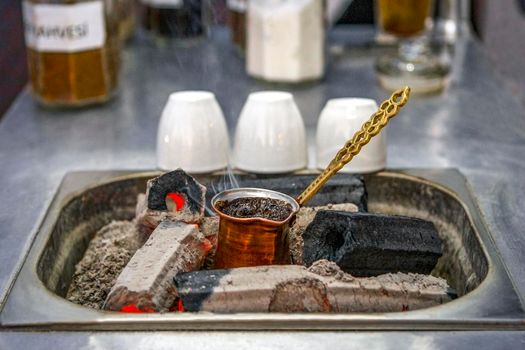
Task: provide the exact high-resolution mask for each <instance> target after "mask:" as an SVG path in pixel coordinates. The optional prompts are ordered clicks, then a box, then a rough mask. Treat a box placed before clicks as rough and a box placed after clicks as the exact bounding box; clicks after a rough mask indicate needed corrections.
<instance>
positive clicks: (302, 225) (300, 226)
mask: <svg viewBox="0 0 525 350" xmlns="http://www.w3.org/2000/svg"><path fill="white" fill-rule="evenodd" d="M319 210H339V211H351V212H356V211H358V209H357V206H356V205H355V204H352V203H341V204H328V205H323V206H322V207H302V208H300V209H299V211H298V212H297V214H296V216H295V220H294V221H293V223H292V226H291V227H290V232H289V233H288V241H289V245H290V256H291V259H292V262H293V263H294V264H296V265H303V232H304V230H305V229H306V227H308V225H310V223H311V222H312V221H313V219H314V217H315V214H316V213H317V212H318V211H319Z"/></svg>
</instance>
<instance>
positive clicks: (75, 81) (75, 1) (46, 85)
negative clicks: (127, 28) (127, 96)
mask: <svg viewBox="0 0 525 350" xmlns="http://www.w3.org/2000/svg"><path fill="white" fill-rule="evenodd" d="M23 14H24V27H25V38H26V46H27V58H28V63H29V73H30V77H31V86H32V90H33V93H34V95H35V97H36V99H37V100H38V101H39V102H40V103H42V104H44V105H46V106H85V105H90V104H95V103H101V102H104V101H107V100H108V99H110V98H111V96H112V95H113V94H114V92H115V90H116V87H117V82H118V74H119V65H120V62H119V59H120V40H119V31H118V19H117V18H116V13H115V3H114V0H26V1H24V3H23Z"/></svg>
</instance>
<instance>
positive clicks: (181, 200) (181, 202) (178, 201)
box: [166, 192, 186, 211]
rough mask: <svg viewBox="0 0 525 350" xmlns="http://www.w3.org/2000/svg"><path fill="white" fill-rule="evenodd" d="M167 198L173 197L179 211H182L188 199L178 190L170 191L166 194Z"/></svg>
mask: <svg viewBox="0 0 525 350" xmlns="http://www.w3.org/2000/svg"><path fill="white" fill-rule="evenodd" d="M166 198H169V199H171V200H172V201H173V203H175V208H176V210H177V211H180V210H181V209H182V208H183V207H184V204H185V203H186V199H184V197H183V196H182V195H180V194H179V193H176V192H171V193H168V194H167V195H166Z"/></svg>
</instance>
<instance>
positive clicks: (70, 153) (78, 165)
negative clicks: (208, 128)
mask: <svg viewBox="0 0 525 350" xmlns="http://www.w3.org/2000/svg"><path fill="white" fill-rule="evenodd" d="M369 38H370V31H368V30H366V29H365V30H354V31H353V32H349V31H348V30H346V29H338V30H337V31H336V32H334V33H332V34H331V42H332V43H333V45H332V48H331V50H330V53H329V54H330V65H329V66H328V70H327V75H326V78H325V79H324V80H323V81H322V82H320V83H319V84H313V85H306V86H300V87H294V88H290V87H286V86H284V87H283V86H275V85H271V84H266V83H261V82H257V81H254V80H252V79H250V78H248V77H246V75H245V73H244V68H243V61H242V60H241V59H240V58H238V57H237V56H236V54H235V52H234V51H233V49H232V48H231V46H230V45H229V42H228V39H227V33H226V32H225V31H223V30H215V31H214V32H213V35H212V39H211V40H209V41H207V42H205V43H203V44H202V45H200V46H197V47H193V48H186V49H180V48H178V49H168V48H165V49H154V48H152V47H148V45H145V44H144V43H141V42H136V43H133V44H132V45H131V46H130V47H128V48H127V49H126V50H125V52H124V55H123V72H122V87H121V91H120V94H119V95H118V96H117V97H116V98H115V99H114V100H113V101H111V102H110V103H108V104H106V105H104V106H100V107H95V108H90V109H84V110H80V111H54V110H44V109H42V108H40V107H38V106H37V105H35V104H34V102H33V100H32V98H31V97H30V95H29V94H28V92H27V91H24V92H23V93H22V94H20V96H19V97H18V99H17V100H16V102H15V104H14V105H13V106H12V108H11V109H10V110H9V112H8V113H7V115H6V116H5V117H4V119H3V120H2V122H1V123H0V184H2V186H1V188H0V307H1V306H3V303H4V300H5V295H6V293H7V291H8V290H9V287H10V285H11V282H12V279H13V277H14V276H15V274H16V272H17V270H18V268H19V267H20V265H21V262H22V261H23V258H24V254H25V252H26V251H27V249H28V247H29V245H30V244H31V241H32V238H33V236H34V235H35V233H36V231H37V229H38V226H39V224H40V222H41V220H42V218H43V216H44V214H45V210H46V208H47V206H48V204H49V203H50V201H51V199H52V197H53V194H54V192H55V190H56V189H57V187H58V185H59V183H60V181H61V179H62V177H63V176H64V174H65V173H66V172H68V171H72V170H105V169H152V168H155V136H156V128H157V122H158V120H159V117H160V112H161V110H162V108H163V105H164V102H165V101H166V98H167V96H168V94H169V93H170V92H171V91H176V90H186V89H206V90H211V91H213V92H215V94H216V95H217V98H218V100H219V103H220V104H221V106H222V108H223V111H224V113H225V116H226V119H227V123H228V127H229V130H230V135H231V137H232V136H233V130H234V128H235V122H236V119H237V116H238V114H239V112H240V110H241V107H242V105H243V103H244V100H245V99H246V97H247V95H248V94H249V93H250V92H251V91H257V90H263V89H276V88H278V89H286V90H290V91H292V92H293V94H294V96H295V97H296V100H297V103H298V105H299V108H300V110H301V111H302V113H303V117H304V119H305V122H306V124H307V127H308V133H309V136H310V138H309V139H310V145H309V146H310V149H309V153H310V165H311V166H312V165H313V151H314V148H313V146H314V144H313V140H312V137H313V135H314V134H315V125H316V120H317V116H318V114H319V111H320V110H321V108H322V107H323V105H324V103H325V102H326V100H327V99H329V98H333V97H341V96H363V97H373V98H376V99H382V98H384V97H386V96H387V95H388V94H387V93H386V92H384V91H382V90H380V89H379V88H378V86H377V84H376V81H375V76H374V71H373V55H374V54H376V53H377V50H376V49H373V48H370V47H369V46H368V45H366V44H364V43H366V42H367V40H368V39H369ZM335 44H337V46H334V45H335ZM454 62H455V66H454V73H453V76H452V79H451V84H450V87H449V89H448V90H447V91H446V92H444V93H442V94H440V95H435V96H414V97H413V98H412V99H411V101H410V102H409V105H408V106H407V107H406V108H405V109H404V110H403V111H402V112H401V114H400V115H399V116H398V117H396V118H395V119H394V120H393V121H392V122H391V125H390V126H389V130H388V142H389V146H388V167H390V168H402V167H414V168H443V167H455V168H458V169H459V170H460V171H461V172H463V173H464V174H465V175H466V177H467V178H468V180H469V182H470V185H471V186H472V190H473V192H474V194H475V196H476V197H477V200H478V203H479V205H480V209H481V211H482V213H483V214H484V216H485V219H486V221H487V224H488V226H489V228H490V229H491V231H492V233H493V235H494V237H495V244H496V246H497V248H498V249H499V251H500V253H501V255H502V257H503V260H504V262H505V263H506V265H507V267H508V270H509V272H510V275H511V276H512V278H513V279H514V283H515V284H516V286H517V289H518V290H519V291H520V294H521V298H522V300H525V299H524V298H525V254H523V252H524V251H525V233H524V232H523V231H524V228H525V224H524V223H525V211H524V210H522V209H523V204H522V203H521V199H522V198H523V197H525V181H524V180H523V179H525V112H524V110H523V108H522V107H521V106H520V105H519V103H518V102H517V101H516V100H514V99H513V97H511V95H510V94H507V93H506V92H505V91H502V90H501V89H500V85H499V84H498V82H497V81H496V80H495V79H496V78H495V76H494V74H493V73H492V69H491V66H490V64H489V63H488V61H487V59H486V55H485V54H484V52H483V50H482V48H481V47H480V45H479V44H478V43H477V42H475V41H472V40H467V41H465V42H463V43H461V44H459V45H458V47H457V48H456V51H455V55H454ZM50 312H52V310H51V311H50ZM0 327H1V326H0ZM245 336H246V333H243V332H217V333H211V334H207V335H206V336H203V335H200V334H199V333H191V332H181V333H174V332H164V333H162V334H160V335H159V334H153V333H89V332H73V333H30V334H29V333H24V332H22V331H19V332H13V331H10V332H7V331H4V332H2V330H1V328H0V349H4V348H5V349H10V348H41V346H43V345H48V346H49V347H57V348H59V347H64V348H71V347H77V348H82V347H87V348H106V347H108V348H109V347H111V348H113V347H119V348H133V347H137V348H144V347H146V346H150V347H153V346H155V348H157V349H159V348H163V347H167V346H168V345H170V344H171V345H173V344H179V345H180V346H181V347H182V346H185V347H186V348H188V349H189V348H197V347H203V346H204V345H205V344H209V345H210V346H216V347H219V346H220V347H221V348H229V347H233V346H236V347H241V348H244V347H252V348H261V347H263V346H265V347H272V348H274V347H277V348H279V347H283V348H284V347H286V348H289V347H291V346H297V347H298V346H305V345H311V346H312V347H316V348H320V347H334V346H336V347H338V348H340V347H344V346H345V345H348V346H349V345H350V344H351V342H358V343H360V344H361V345H362V346H363V347H364V346H366V345H368V346H376V347H379V348H382V347H386V346H389V345H390V346H391V345H398V346H399V347H402V348H407V347H410V346H412V347H415V348H425V347H426V348H441V347H450V346H452V345H454V344H457V345H464V346H467V345H468V347H469V348H470V347H473V346H477V347H483V346H487V347H492V348H493V347H494V346H496V345H497V346H498V347H505V348H510V347H520V345H521V347H523V345H524V344H525V334H523V333H521V332H505V333H498V332H486V333H483V332H463V333H460V332H458V333H448V332H447V333H439V332H436V333H432V332H425V333H411V334H407V333H392V332H391V333H374V334H369V333H345V332H338V333H330V332H310V333H303V332H296V333H294V332H288V333H271V334H270V333H265V332H259V333H252V334H250V338H249V339H248V338H246V337H245ZM474 344H475V345H474Z"/></svg>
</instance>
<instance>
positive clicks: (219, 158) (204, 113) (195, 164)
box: [157, 91, 229, 173]
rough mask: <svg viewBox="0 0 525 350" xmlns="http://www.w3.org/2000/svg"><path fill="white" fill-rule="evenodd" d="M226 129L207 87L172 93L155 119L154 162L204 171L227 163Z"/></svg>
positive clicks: (169, 167)
mask: <svg viewBox="0 0 525 350" xmlns="http://www.w3.org/2000/svg"><path fill="white" fill-rule="evenodd" d="M228 151H229V139H228V129H227V127H226V122H225V120H224V116H223V114H222V111H221V108H220V106H219V104H218V103H217V100H216V99H215V95H214V94H213V93H211V92H208V91H181V92H174V93H172V94H171V95H170V96H169V98H168V102H167V103H166V106H165V107H164V110H163V111H162V116H161V118H160V122H159V128H158V133H157V166H158V167H159V168H160V169H163V170H174V169H177V168H182V169H184V170H185V171H187V172H190V173H208V172H212V171H215V170H219V169H223V168H225V167H226V166H227V165H228Z"/></svg>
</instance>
